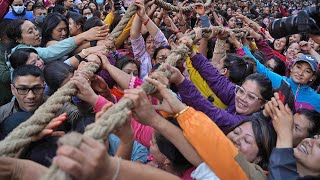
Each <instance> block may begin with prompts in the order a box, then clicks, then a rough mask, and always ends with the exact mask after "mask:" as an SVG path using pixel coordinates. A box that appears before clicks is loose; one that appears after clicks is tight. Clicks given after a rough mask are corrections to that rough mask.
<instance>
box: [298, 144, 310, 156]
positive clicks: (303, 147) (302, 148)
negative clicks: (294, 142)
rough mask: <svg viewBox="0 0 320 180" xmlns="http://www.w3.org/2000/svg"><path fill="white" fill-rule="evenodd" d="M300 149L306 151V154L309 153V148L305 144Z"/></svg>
mask: <svg viewBox="0 0 320 180" xmlns="http://www.w3.org/2000/svg"><path fill="white" fill-rule="evenodd" d="M300 149H301V150H302V151H303V152H305V153H306V154H308V151H307V148H306V147H305V146H304V145H301V146H300Z"/></svg>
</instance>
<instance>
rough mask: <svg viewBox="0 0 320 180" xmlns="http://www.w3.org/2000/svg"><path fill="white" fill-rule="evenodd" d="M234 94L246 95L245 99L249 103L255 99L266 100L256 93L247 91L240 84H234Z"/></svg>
mask: <svg viewBox="0 0 320 180" xmlns="http://www.w3.org/2000/svg"><path fill="white" fill-rule="evenodd" d="M235 94H236V96H238V97H244V96H247V101H248V102H249V103H254V102H255V101H257V100H262V101H266V100H265V99H263V98H259V97H258V96H257V95H255V94H253V93H251V92H247V91H246V90H245V89H244V88H243V87H241V86H236V88H235Z"/></svg>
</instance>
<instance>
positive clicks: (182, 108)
mask: <svg viewBox="0 0 320 180" xmlns="http://www.w3.org/2000/svg"><path fill="white" fill-rule="evenodd" d="M178 109H180V111H179V112H177V113H176V114H175V115H174V117H173V118H178V117H179V116H180V115H181V114H183V113H184V112H186V111H187V110H188V109H189V106H186V105H184V104H182V105H181V107H180V108H178Z"/></svg>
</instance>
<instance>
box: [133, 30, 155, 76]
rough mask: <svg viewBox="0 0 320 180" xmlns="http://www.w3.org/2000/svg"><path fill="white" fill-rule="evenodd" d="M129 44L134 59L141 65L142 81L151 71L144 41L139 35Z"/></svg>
mask: <svg viewBox="0 0 320 180" xmlns="http://www.w3.org/2000/svg"><path fill="white" fill-rule="evenodd" d="M131 43H132V51H133V54H134V57H135V59H138V60H139V61H140V63H141V67H140V70H141V71H140V72H141V73H140V78H141V79H144V77H145V76H147V75H148V73H149V72H150V71H151V69H152V63H151V57H150V55H149V54H148V52H147V50H146V46H145V43H144V39H143V37H142V35H141V34H140V36H139V37H138V38H137V39H131Z"/></svg>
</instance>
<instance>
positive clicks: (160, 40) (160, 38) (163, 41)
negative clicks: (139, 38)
mask: <svg viewBox="0 0 320 180" xmlns="http://www.w3.org/2000/svg"><path fill="white" fill-rule="evenodd" d="M153 41H154V45H155V46H156V48H158V47H160V46H169V43H168V40H167V38H166V37H165V36H164V34H163V33H162V31H160V30H158V32H157V34H156V35H155V36H154V37H153Z"/></svg>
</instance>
